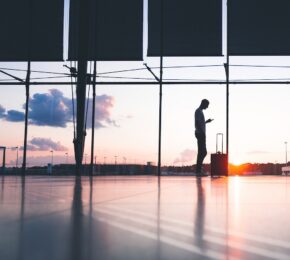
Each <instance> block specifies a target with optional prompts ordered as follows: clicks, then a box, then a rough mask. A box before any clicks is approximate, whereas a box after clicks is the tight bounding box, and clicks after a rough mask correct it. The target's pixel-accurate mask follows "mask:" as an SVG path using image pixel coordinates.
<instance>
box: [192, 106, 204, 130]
mask: <svg viewBox="0 0 290 260" xmlns="http://www.w3.org/2000/svg"><path fill="white" fill-rule="evenodd" d="M194 118H195V133H196V134H201V133H204V134H205V119H204V114H203V112H202V109H201V108H200V107H199V108H198V109H196V110H195V113H194Z"/></svg>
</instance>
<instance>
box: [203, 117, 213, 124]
mask: <svg viewBox="0 0 290 260" xmlns="http://www.w3.org/2000/svg"><path fill="white" fill-rule="evenodd" d="M211 121H213V119H211V118H210V119H208V120H206V121H205V123H206V124H207V123H210V122H211Z"/></svg>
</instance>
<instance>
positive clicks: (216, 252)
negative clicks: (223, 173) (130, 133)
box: [0, 176, 290, 260]
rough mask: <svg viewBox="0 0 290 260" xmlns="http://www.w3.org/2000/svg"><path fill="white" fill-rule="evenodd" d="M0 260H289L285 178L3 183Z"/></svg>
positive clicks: (289, 205)
mask: <svg viewBox="0 0 290 260" xmlns="http://www.w3.org/2000/svg"><path fill="white" fill-rule="evenodd" d="M0 259H1V260H14V259H16V260H18V259H21V260H58V259H59V260H63V259H64V260H81V259H84V260H87V259H88V260H90V259H102V260H106V259H124V260H131V259H134V260H138V259H148V260H149V259H150V260H151V259H153V260H154V259H177V260H179V259H255V260H256V259H287V260H289V259H290V177H282V176H280V177H229V178H218V179H211V178H210V177H204V178H202V179H196V178H195V177H161V179H158V178H157V177H152V176H150V177H146V176H140V177H126V176H124V177H120V176H119V177H94V178H89V177H83V178H75V177H26V178H25V179H24V178H21V177H7V176H5V177H4V176H1V177H0Z"/></svg>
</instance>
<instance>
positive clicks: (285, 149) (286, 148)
mask: <svg viewBox="0 0 290 260" xmlns="http://www.w3.org/2000/svg"><path fill="white" fill-rule="evenodd" d="M287 144H288V142H285V156H286V163H285V164H286V167H287V165H288V159H287Z"/></svg>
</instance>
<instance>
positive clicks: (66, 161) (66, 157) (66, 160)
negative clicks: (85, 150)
mask: <svg viewBox="0 0 290 260" xmlns="http://www.w3.org/2000/svg"><path fill="white" fill-rule="evenodd" d="M65 164H68V153H65Z"/></svg>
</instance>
